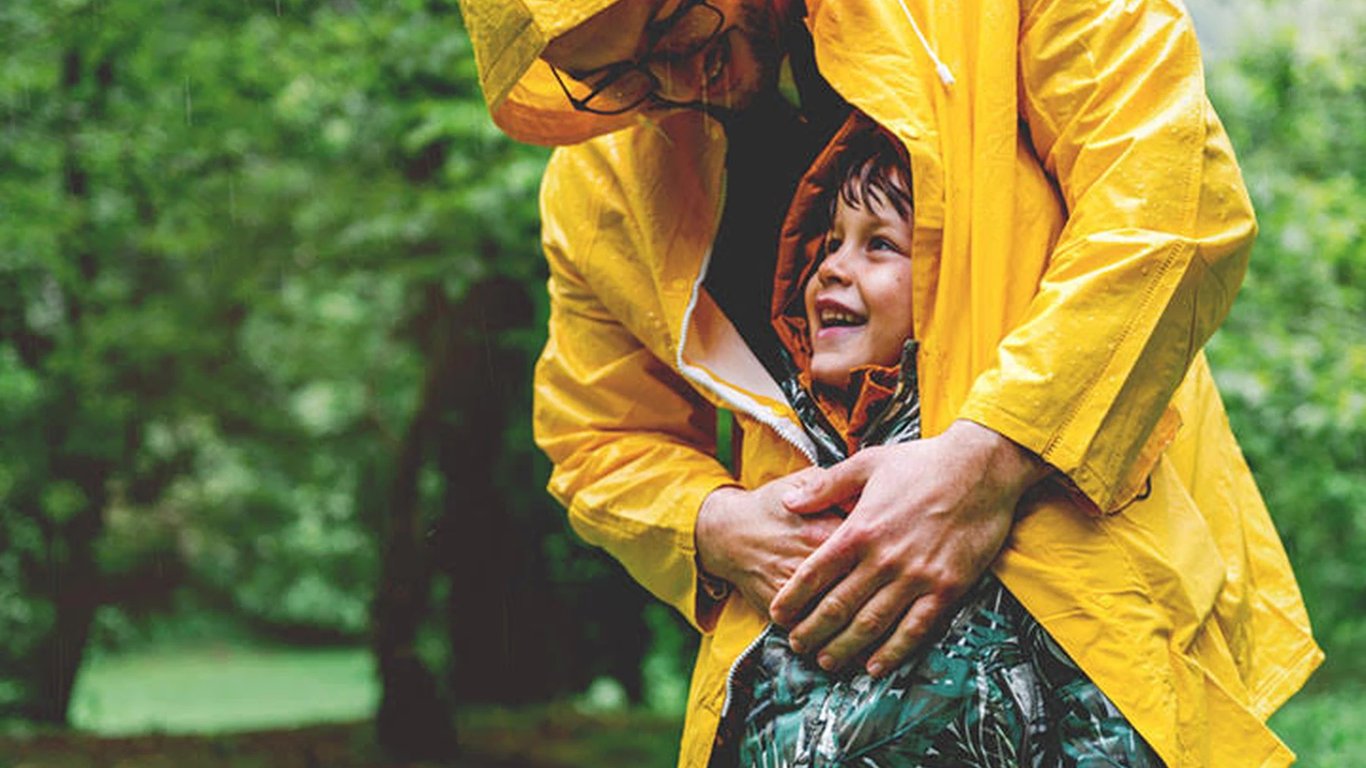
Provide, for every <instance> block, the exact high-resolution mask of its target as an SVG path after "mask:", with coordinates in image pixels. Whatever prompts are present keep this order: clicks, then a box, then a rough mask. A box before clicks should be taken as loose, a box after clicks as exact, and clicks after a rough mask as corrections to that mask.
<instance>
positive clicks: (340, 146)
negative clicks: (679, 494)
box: [0, 0, 1366, 768]
mask: <svg viewBox="0 0 1366 768" xmlns="http://www.w3.org/2000/svg"><path fill="white" fill-rule="evenodd" d="M1192 5H1193V8H1192V10H1193V11H1194V13H1195V15H1196V19H1197V24H1198V27H1199V29H1200V33H1201V37H1202V40H1203V42H1204V45H1205V51H1206V68H1207V76H1208V85H1209V90H1210V94H1211V98H1212V99H1213V101H1214V102H1215V105H1216V107H1217V108H1218V110H1219V112H1220V114H1221V115H1222V117H1223V120H1224V122H1225V125H1226V126H1227V128H1228V130H1229V133H1230V134H1231V135H1232V137H1233V141H1234V144H1235V146H1236V148H1237V150H1238V152H1239V155H1240V159H1241V161H1242V165H1243V170H1244V173H1245V175H1246V178H1247V182H1248V185H1249V187H1250V189H1251V191H1252V195H1253V197H1254V199H1255V201H1256V203H1257V208H1258V211H1259V215H1260V221H1261V227H1262V232H1261V237H1260V239H1259V241H1258V244H1257V247H1256V250H1255V251H1254V255H1253V261H1252V267H1251V272H1250V274H1249V275H1248V278H1247V282H1246V285H1245V286H1244V288H1243V291H1242V294H1241V296H1240V297H1239V299H1238V303H1237V305H1236V307H1235V308H1234V311H1233V315H1232V317H1231V318H1230V319H1229V321H1228V322H1227V324H1226V325H1225V327H1224V328H1223V329H1222V330H1221V331H1220V332H1219V333H1218V335H1217V336H1216V337H1215V339H1214V340H1213V341H1212V342H1211V344H1210V347H1209V353H1210V357H1211V359H1212V362H1213V364H1214V366H1215V370H1216V375H1217V377H1218V379H1219V382H1220V384H1221V386H1222V390H1223V392H1224V395H1225V397H1226V398H1227V401H1228V407H1229V411H1230V418H1231V419H1232V421H1233V425H1234V429H1235V430H1236V432H1237V433H1238V435H1239V438H1240V439H1241V441H1242V445H1243V447H1244V450H1245V451H1246V453H1247V457H1248V460H1249V462H1250V463H1251V464H1252V467H1253V469H1254V471H1255V472H1256V475H1257V478H1258V481H1259V483H1260V485H1261V487H1262V490H1263V492H1264V493H1265V495H1266V497H1267V501H1268V504H1269V505H1270V507H1271V509H1272V512H1273V515H1274V516H1275V518H1276V520H1277V523H1278V525H1279V527H1280V530H1281V534H1282V536H1283V537H1284V540H1285V544H1286V547H1287V548H1288V550H1289V553H1290V556H1291V559H1292V560H1293V562H1294V563H1295V566H1296V569H1297V572H1298V574H1299V578H1300V583H1301V586H1302V587H1303V589H1304V593H1305V598H1306V600H1307V601H1308V603H1309V608H1310V612H1311V614H1312V616H1313V619H1314V622H1315V629H1316V632H1317V635H1318V637H1319V640H1320V642H1321V643H1322V645H1323V646H1324V648H1325V649H1326V650H1327V652H1328V654H1329V661H1328V663H1327V664H1326V665H1325V667H1324V668H1323V669H1321V671H1320V672H1319V673H1318V674H1317V675H1316V676H1315V678H1314V679H1313V680H1312V681H1311V683H1310V685H1309V687H1308V688H1306V690H1305V691H1304V692H1303V693H1302V694H1300V695H1299V696H1298V697H1296V699H1294V700H1293V701H1292V702H1291V703H1290V705H1289V706H1287V707H1286V709H1285V710H1283V711H1282V712H1281V713H1280V714H1278V715H1277V716H1276V718H1275V719H1274V721H1273V724H1274V725H1275V727H1276V728H1277V730H1278V732H1279V733H1280V734H1281V735H1282V737H1283V738H1285V739H1286V740H1287V741H1288V742H1289V743H1290V744H1291V746H1292V747H1294V748H1295V749H1296V750H1297V751H1298V752H1299V753H1300V755H1301V758H1302V764H1304V765H1309V766H1338V765H1342V766H1347V765H1356V764H1359V762H1360V758H1359V757H1358V756H1359V755H1360V754H1362V753H1366V709H1363V708H1362V707H1361V706H1360V701H1361V696H1362V692H1363V691H1362V689H1363V684H1362V683H1363V680H1366V661H1363V660H1362V659H1363V652H1366V557H1364V556H1363V555H1362V554H1361V553H1362V552H1363V551H1366V245H1364V244H1363V235H1366V232H1363V227H1364V226H1366V224H1364V222H1366V81H1364V80H1363V78H1366V66H1363V64H1366V61H1363V59H1366V54H1364V53H1363V51H1366V6H1363V5H1361V4H1352V3H1348V2H1346V0H1340V1H1339V2H1333V3H1330V2H1321V3H1308V4H1306V3H1301V2H1295V3H1292V2H1288V0H1252V1H1251V2H1241V3H1237V4H1234V3H1231V2H1229V3H1222V2H1218V0H1192ZM0 51H3V53H0V57H3V58H2V59H0V61H2V62H3V65H2V66H0V767H3V766H10V765H24V766H50V767H52V768H66V767H67V766H104V765H110V766H113V765H118V766H126V767H139V766H168V765H171V766H180V765H187V766H198V765H204V766H225V767H227V766H232V767H234V768H236V767H237V766H261V767H272V766H295V765H298V766H315V765H324V766H379V765H409V764H411V765H418V764H454V765H468V766H473V765H500V766H575V765H595V766H612V765H619V766H651V765H655V766H668V765H672V764H673V760H674V756H675V749H676V739H677V734H678V732H679V729H680V727H681V724H680V722H679V717H680V713H681V709H682V704H683V698H684V695H685V693H686V685H687V667H688V660H689V658H690V657H691V654H692V650H693V647H694V641H693V640H692V638H691V637H690V635H689V632H688V630H687V628H686V626H685V625H684V624H682V623H681V621H680V620H679V619H678V617H676V616H674V615H673V614H672V613H671V612H670V611H669V610H667V609H664V608H661V607H659V606H656V605H653V604H651V602H650V601H649V599H648V598H647V596H646V595H645V594H644V593H643V592H641V591H640V590H639V589H638V588H636V587H635V586H633V585H632V584H631V583H630V582H629V580H628V579H626V578H625V576H624V575H623V574H622V572H621V571H620V570H619V569H618V568H617V567H616V566H615V565H613V564H612V563H611V562H610V561H608V560H607V559H605V558H604V557H602V556H601V555H599V554H598V553H596V552H594V551H592V550H590V549H588V548H586V547H585V546H583V545H582V544H580V543H578V542H577V541H576V540H575V538H574V537H573V535H572V534H571V533H570V532H569V531H568V530H567V528H566V525H565V523H564V520H563V516H562V514H561V512H560V511H559V509H558V508H557V507H556V506H555V504H554V502H552V501H551V500H550V499H549V498H548V497H547V496H546V495H545V493H544V492H543V490H542V488H543V486H544V480H545V477H546V475H547V473H548V467H547V466H546V464H545V461H544V459H543V458H542V457H541V456H540V455H539V453H538V452H537V451H536V449H535V447H534V446H533V445H532V443H531V438H530V425H529V403H530V393H529V386H528V379H529V368H530V365H531V363H532V361H533V360H534V357H535V354H536V352H537V351H538V349H539V346H540V343H541V339H542V334H543V328H544V323H545V296H544V288H543V281H544V268H543V265H542V261H541V257H540V255H539V252H538V246H537V223H536V219H537V212H536V202H535V201H536V191H537V183H538V181H539V178H540V174H541V169H542V167H543V165H544V163H545V160H546V157H547V155H546V152H545V151H543V150H539V149H535V148H529V147H524V146H519V145H516V144H513V143H511V142H510V141H508V140H507V139H505V138H504V137H502V136H501V135H500V134H499V133H498V132H497V131H496V130H495V129H494V128H493V126H492V125H491V124H490V122H489V120H488V118H487V115H486V113H485V111H484V107H483V103H482V99H481V97H480V94H479V91H478V86H477V82H476V77H475V71H474V63H473V59H472V55H471V53H470V48H469V44H468V41H467V38H466V36H465V34H464V32H463V31H462V28H461V26H460V21H459V18H458V14H457V11H456V8H455V3H454V0H385V1H384V2H368V3H367V2H359V1H358V0H200V2H195V3H180V2H164V1H163V2H141V3H133V2H117V1H116V0H45V1H44V2H38V1H37V0H12V1H10V2H5V3H3V4H0ZM722 442H723V445H724V444H725V441H722Z"/></svg>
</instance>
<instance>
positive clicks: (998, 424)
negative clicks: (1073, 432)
mask: <svg viewBox="0 0 1366 768" xmlns="http://www.w3.org/2000/svg"><path fill="white" fill-rule="evenodd" d="M958 418H960V419H967V420H969V421H974V422H976V423H978V424H981V425H982V426H984V427H986V428H988V429H991V430H994V431H996V432H998V433H1000V434H1001V435H1003V436H1005V437H1006V438H1009V439H1010V440H1013V441H1015V442H1016V443H1018V444H1020V445H1021V446H1024V447H1025V448H1028V449H1029V450H1031V451H1033V452H1034V453H1035V454H1037V455H1038V456H1039V458H1041V459H1043V461H1044V462H1045V463H1046V464H1048V465H1049V466H1051V467H1053V468H1054V469H1055V470H1057V474H1055V475H1054V476H1053V478H1052V479H1053V482H1056V483H1057V484H1058V485H1059V486H1060V487H1061V488H1062V489H1063V490H1064V491H1066V492H1067V493H1068V495H1069V496H1071V497H1072V498H1073V500H1074V501H1075V502H1076V504H1077V506H1078V507H1080V508H1081V509H1082V510H1084V511H1085V512H1086V513H1087V514H1090V515H1092V516H1094V517H1101V516H1104V515H1112V514H1115V513H1117V512H1120V511H1123V510H1124V508H1126V507H1128V506H1129V505H1130V504H1133V503H1134V502H1135V501H1141V500H1143V499H1144V498H1146V497H1147V493H1148V491H1149V489H1150V488H1151V477H1152V473H1153V470H1154V469H1155V468H1156V467H1157V462H1158V461H1159V460H1160V459H1161V458H1162V454H1163V452H1165V451H1166V449H1167V446H1169V445H1171V442H1172V440H1173V439H1175V437H1176V433H1177V431H1178V430H1179V429H1180V428H1181V417H1180V415H1179V414H1178V413H1177V412H1176V409H1175V408H1172V407H1168V408H1167V410H1166V412H1165V413H1163V415H1162V417H1161V418H1160V419H1159V420H1158V423H1157V426H1156V427H1155V428H1154V429H1153V431H1152V433H1151V434H1150V435H1149V436H1148V439H1147V440H1146V441H1145V442H1144V443H1143V446H1142V448H1141V449H1140V450H1139V451H1138V454H1137V455H1136V456H1135V457H1134V459H1133V460H1132V461H1131V462H1129V463H1128V466H1127V467H1126V470H1127V471H1123V472H1118V473H1116V472H1113V471H1110V470H1109V468H1110V467H1113V466H1114V465H1115V464H1116V462H1114V461H1102V460H1101V457H1098V456H1096V455H1094V452H1088V453H1083V455H1082V456H1081V458H1080V460H1078V461H1075V462H1070V463H1069V462H1066V461H1064V460H1063V459H1062V457H1063V456H1065V455H1066V452H1065V451H1064V450H1063V446H1062V443H1061V441H1059V440H1057V439H1055V438H1054V436H1053V435H1052V434H1050V433H1048V432H1045V431H1043V430H1040V429H1039V428H1038V427H1036V426H1034V425H1032V424H1031V423H1030V422H1029V421H1028V420H1026V419H1023V418H1021V417H1019V416H1017V415H1015V414H1013V413H1011V412H1009V411H1007V410H1005V409H1003V408H1000V407H999V406H997V405H995V404H993V403H987V402H982V401H981V400H969V401H968V402H967V403H966V404H964V406H963V409H962V410H961V411H960V412H959V414H958Z"/></svg>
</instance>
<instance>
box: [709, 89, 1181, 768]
mask: <svg viewBox="0 0 1366 768" xmlns="http://www.w3.org/2000/svg"><path fill="white" fill-rule="evenodd" d="M911 181H912V180H911V173H910V168H909V165H908V163H907V161H906V156H905V152H904V149H903V148H902V147H901V145H900V144H899V142H898V141H897V140H896V139H895V138H894V137H893V136H891V135H890V134H888V133H887V132H885V131H884V130H882V129H881V128H880V127H878V126H877V125H875V124H873V123H872V122H871V121H870V120H868V119H867V118H865V117H863V116H861V115H859V114H857V113H855V114H854V115H853V116H852V117H851V118H850V121H849V122H848V123H846V125H845V126H844V127H843V128H842V129H841V130H840V131H839V133H838V134H837V135H836V137H835V138H834V139H833V140H832V142H831V144H830V146H828V147H827V148H826V150H825V151H824V152H823V153H822V154H821V155H820V156H819V157H818V158H817V159H816V162H815V164H814V165H813V166H812V169H811V170H810V171H808V173H807V175H806V177H805V178H804V179H803V181H802V183H801V185H800V186H799V187H798V191H797V195H796V197H795V199H794V202H793V204H792V208H791V209H790V210H789V213H788V217H787V222H786V225H785V226H784V231H783V239H782V243H781V245H780V252H779V257H778V269H777V274H776V277H775V292H774V300H773V316H774V320H773V324H774V328H775V329H776V331H777V333H778V336H779V338H780V339H781V341H782V342H783V344H784V345H785V347H786V353H787V355H788V356H789V362H790V365H789V370H790V373H791V375H790V376H788V381H787V382H785V383H784V391H785V392H786V394H787V395H788V397H789V399H790V400H791V401H792V404H793V406H794V407H795V408H796V410H797V412H798V413H799V415H800V416H801V418H802V421H803V423H804V425H805V426H806V427H807V431H808V432H809V433H810V434H811V435H812V437H813V438H814V439H815V441H816V443H817V444H818V446H819V448H820V451H819V453H820V457H819V458H820V461H821V463H822V464H826V465H828V464H831V463H834V462H836V461H839V460H841V459H843V458H845V457H847V456H848V454H850V453H852V452H853V451H856V450H858V449H859V448H860V447H863V446H867V445H876V444H881V443H888V442H900V441H903V440H911V439H916V438H918V437H919V431H920V419H919V398H918V387H917V382H916V372H915V352H916V343H915V341H914V340H913V328H914V322H913V320H914V318H913V317H912V311H911V280H912V269H911V265H912V259H911V252H912V246H913V242H912V233H913V226H912V225H913V214H914V211H913V196H912V194H911V190H912V186H911ZM851 666H852V669H851V670H850V671H847V672H835V673H830V672H825V671H823V670H822V669H821V668H820V667H819V666H818V665H817V664H816V663H815V662H814V661H813V660H812V659H810V658H808V657H804V656H800V655H798V654H796V653H794V652H793V651H792V648H791V646H789V645H788V643H787V636H786V633H785V632H783V631H782V630H781V629H780V628H778V627H776V626H770V627H769V629H768V630H767V631H766V632H765V633H764V635H763V636H762V637H761V639H760V641H759V642H758V643H756V644H755V645H754V646H753V647H752V648H751V650H750V651H749V652H748V653H747V654H746V655H744V656H742V658H741V659H740V661H739V662H737V664H736V669H735V670H734V671H733V679H734V680H735V681H736V683H737V684H736V685H735V686H734V689H733V690H734V691H735V699H736V701H735V702H732V703H731V705H730V706H728V713H727V714H728V715H729V716H728V717H725V718H723V726H722V730H721V733H720V735H719V736H718V751H717V752H716V753H715V754H716V755H717V756H718V758H721V759H722V760H724V759H727V758H725V757H722V756H723V755H727V754H728V755H729V759H732V760H738V762H739V764H740V765H744V766H788V765H793V766H796V765H801V766H823V765H859V766H865V765H866V766H917V765H944V766H950V765H954V766H956V765H978V766H1016V765H1028V766H1035V765H1061V764H1067V765H1071V764H1076V763H1085V762H1087V761H1088V760H1095V761H1097V763H1098V764H1105V765H1128V766H1146V765H1160V762H1159V761H1158V759H1157V758H1156V756H1155V755H1154V754H1153V753H1152V751H1151V749H1150V748H1149V747H1148V745H1147V744H1146V743H1145V742H1144V741H1143V739H1142V738H1141V737H1140V736H1139V735H1138V733H1137V732H1136V731H1134V729H1133V728H1132V726H1130V725H1129V723H1128V722H1127V721H1126V720H1125V719H1124V717H1123V716H1122V715H1121V714H1120V713H1119V712H1118V710H1116V709H1115V707H1114V705H1113V704H1112V703H1111V702H1110V701H1109V699H1108V698H1106V696H1105V695H1104V694H1103V693H1102V692H1101V691H1100V690H1099V689H1098V688H1097V687H1096V686H1095V685H1094V684H1092V683H1091V682H1090V680H1089V679H1087V677H1086V676H1085V675H1084V674H1083V673H1082V672H1081V670H1080V669H1079V668H1078V667H1077V666H1076V665H1075V664H1074V663H1072V661H1071V660H1070V659H1069V658H1068V656H1067V655H1066V654H1065V653H1064V652H1063V651H1062V649H1061V648H1060V647H1059V646H1058V645H1057V644H1056V643H1054V642H1053V640H1052V639H1051V638H1050V637H1049V636H1048V634H1047V633H1046V632H1045V631H1044V630H1043V628H1042V627H1040V626H1039V624H1038V623H1037V622H1036V621H1034V619H1033V618H1032V617H1031V616H1030V615H1029V614H1028V613H1027V612H1026V611H1025V610H1024V609H1023V607H1021V605H1020V604H1019V603H1018V602H1017V601H1016V600H1015V599H1014V598H1013V597H1012V596H1011V595H1010V593H1009V592H1008V591H1006V590H1005V588H1004V587H1003V586H1002V585H1001V583H1000V582H999V581H998V580H997V579H996V578H995V577H994V576H992V575H990V574H988V575H986V576H984V577H983V578H982V580H981V581H980V582H979V583H978V584H977V585H976V586H975V587H974V588H973V589H972V590H971V591H970V592H969V594H968V595H966V596H965V597H964V598H963V600H962V603H961V606H960V608H959V610H958V612H957V614H956V615H954V616H953V617H952V619H951V620H950V621H949V623H948V625H947V627H946V628H945V629H944V632H943V635H942V636H940V637H939V638H938V639H937V640H936V641H934V642H927V644H926V646H925V647H924V648H923V649H922V650H921V651H920V652H919V653H918V654H917V655H916V656H914V657H912V659H911V660H909V661H908V662H906V663H905V664H903V665H902V666H901V667H900V668H899V669H897V670H894V671H893V672H891V673H890V674H887V675H885V676H883V677H881V678H877V679H874V678H872V677H870V676H868V675H867V674H866V673H864V672H863V671H862V668H861V665H851ZM714 764H715V763H714Z"/></svg>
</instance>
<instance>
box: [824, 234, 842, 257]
mask: <svg viewBox="0 0 1366 768" xmlns="http://www.w3.org/2000/svg"><path fill="white" fill-rule="evenodd" d="M843 244H844V241H842V240H840V239H839V238H838V237H827V238H825V252H826V253H834V252H835V251H838V250H839V249H840V246H841V245H843Z"/></svg>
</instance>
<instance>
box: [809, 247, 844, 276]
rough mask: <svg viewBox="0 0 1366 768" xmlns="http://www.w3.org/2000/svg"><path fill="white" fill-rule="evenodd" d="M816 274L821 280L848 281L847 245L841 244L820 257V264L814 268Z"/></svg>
mask: <svg viewBox="0 0 1366 768" xmlns="http://www.w3.org/2000/svg"><path fill="white" fill-rule="evenodd" d="M816 275H817V277H819V278H820V279H821V282H826V283H831V282H836V281H838V282H848V281H849V245H848V244H847V243H846V244H843V245H841V246H840V247H839V248H837V249H835V250H833V251H831V252H830V253H827V254H826V255H825V258H824V259H821V265H820V267H819V268H817V270H816Z"/></svg>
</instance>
